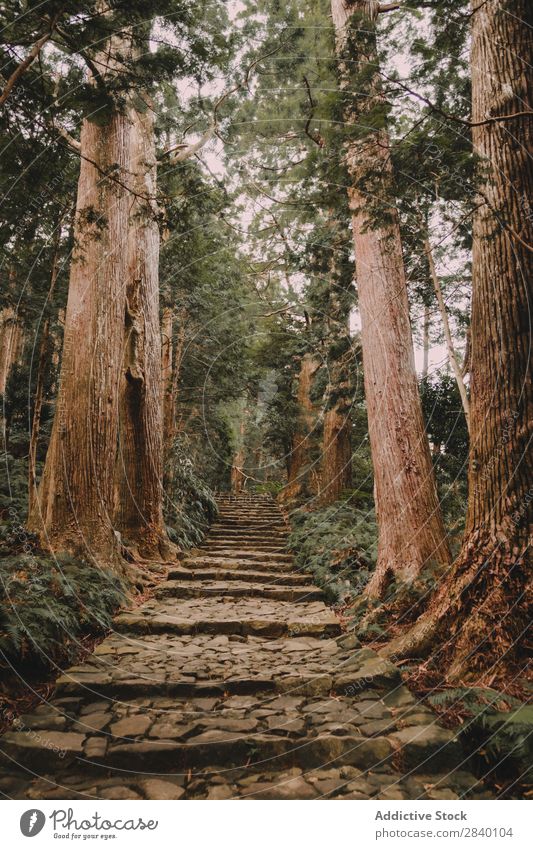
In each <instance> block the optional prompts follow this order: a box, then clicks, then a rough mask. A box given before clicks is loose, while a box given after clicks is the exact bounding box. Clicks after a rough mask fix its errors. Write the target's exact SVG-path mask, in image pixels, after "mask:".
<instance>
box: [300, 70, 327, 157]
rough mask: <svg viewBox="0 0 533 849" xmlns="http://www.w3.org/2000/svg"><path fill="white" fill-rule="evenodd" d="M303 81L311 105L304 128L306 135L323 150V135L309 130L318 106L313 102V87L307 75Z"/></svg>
mask: <svg viewBox="0 0 533 849" xmlns="http://www.w3.org/2000/svg"><path fill="white" fill-rule="evenodd" d="M303 79H304V83H305V87H306V89H307V97H308V98H309V103H310V106H311V112H310V114H309V117H308V119H307V122H306V124H305V128H304V130H305V134H306V136H309V138H310V139H311V141H313V142H314V143H315V144H316V145H318V147H320V148H322V147H324V145H325V141H324V138H323V136H321V134H320V133H319V132H318V131H317V132H315V133H312V132H311V131H310V129H309V127H310V126H311V121H312V120H313V115H314V112H315V105H316V104H315V101H314V100H313V95H312V94H311V86H310V85H309V80H308V79H307V77H306V76H305V74H304V78H303Z"/></svg>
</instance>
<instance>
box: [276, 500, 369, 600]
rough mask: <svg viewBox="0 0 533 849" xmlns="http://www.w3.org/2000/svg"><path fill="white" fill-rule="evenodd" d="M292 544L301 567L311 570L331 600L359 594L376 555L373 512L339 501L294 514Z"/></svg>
mask: <svg viewBox="0 0 533 849" xmlns="http://www.w3.org/2000/svg"><path fill="white" fill-rule="evenodd" d="M290 523H291V527H292V531H291V534H290V536H289V547H290V549H291V550H292V551H293V552H294V554H295V565H296V568H297V569H298V570H301V571H303V572H308V573H310V574H311V575H312V578H313V581H314V582H315V583H316V584H317V585H318V586H319V587H322V588H323V589H324V590H325V593H326V596H327V598H328V600H329V601H331V602H337V603H338V602H346V601H349V600H350V599H352V598H354V597H355V596H357V595H358V594H359V593H360V592H361V590H362V589H363V587H364V586H365V584H366V583H367V581H368V578H369V575H370V571H371V568H372V565H373V563H374V562H375V558H376V547H377V529H376V523H375V519H374V516H373V514H372V513H371V512H370V511H362V510H359V509H357V508H355V507H353V506H352V505H351V504H350V503H349V502H337V503H336V504H332V505H331V506H329V507H326V508H324V509H322V510H317V511H315V512H313V513H308V512H306V511H305V510H296V511H294V512H293V513H291V515H290Z"/></svg>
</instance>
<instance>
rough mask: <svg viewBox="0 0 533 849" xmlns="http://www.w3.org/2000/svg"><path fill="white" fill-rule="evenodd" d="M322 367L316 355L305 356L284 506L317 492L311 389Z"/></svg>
mask: <svg viewBox="0 0 533 849" xmlns="http://www.w3.org/2000/svg"><path fill="white" fill-rule="evenodd" d="M319 367H320V361H319V359H318V357H317V356H316V355H315V354H313V353H307V354H304V355H303V357H302V362H301V365H300V374H299V377H298V393H297V401H298V409H299V421H298V426H297V429H296V433H295V434H294V437H293V442H292V448H291V454H290V458H289V465H288V480H287V485H286V486H285V487H284V489H283V490H282V491H281V493H280V495H279V498H280V501H281V502H282V503H284V504H290V503H291V502H295V501H297V500H298V499H299V498H305V497H308V496H309V495H315V494H316V493H317V492H318V488H319V482H318V470H317V469H313V468H311V464H312V460H311V453H312V452H311V448H312V433H313V429H314V427H315V425H316V418H317V414H316V410H315V407H314V404H313V402H312V401H311V387H312V383H313V378H314V376H315V374H316V372H317V370H318V368H319Z"/></svg>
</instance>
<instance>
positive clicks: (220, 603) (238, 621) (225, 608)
mask: <svg viewBox="0 0 533 849" xmlns="http://www.w3.org/2000/svg"><path fill="white" fill-rule="evenodd" d="M114 627H115V629H116V630H117V631H118V632H119V633H123V634H156V633H159V634H160V633H169V634H239V635H241V636H247V635H255V636H258V637H260V636H263V637H273V638H276V637H282V636H286V635H288V636H294V635H306V636H319V637H322V636H323V637H331V636H336V635H337V634H340V633H341V626H340V623H339V620H338V618H337V617H336V616H335V614H333V613H332V612H331V611H330V610H329V609H328V608H327V607H326V606H325V605H324V604H323V603H322V602H320V601H312V602H300V603H298V604H297V605H293V604H291V603H290V602H287V601H275V600H270V599H262V600H260V601H259V600H258V601H255V600H253V599H246V598H243V599H239V600H237V601H231V600H228V599H227V598H224V597H214V598H202V599H198V600H197V599H184V600H183V601H181V602H180V604H179V605H176V604H173V603H171V602H167V601H158V600H153V599H150V600H149V601H147V602H145V603H144V604H143V605H141V606H140V607H139V608H137V609H136V610H133V611H129V612H127V613H122V614H119V615H118V616H117V617H115V619H114Z"/></svg>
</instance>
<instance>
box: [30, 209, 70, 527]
mask: <svg viewBox="0 0 533 849" xmlns="http://www.w3.org/2000/svg"><path fill="white" fill-rule="evenodd" d="M61 222H62V217H61V218H60V219H59V221H58V223H57V226H56V231H55V238H54V246H53V251H52V269H51V273H50V286H49V287H48V297H47V305H48V304H49V302H50V301H51V299H52V295H53V294H54V289H55V286H56V282H57V275H58V273H59V246H60V242H61ZM49 343H50V318H49V317H48V316H47V317H46V318H45V320H44V324H43V329H42V333H41V341H40V343H39V358H38V361H37V380H36V384H35V398H34V402H33V416H32V421H31V429H30V446H29V451H28V514H31V512H32V510H33V508H34V505H35V500H36V498H37V474H36V462H37V444H38V441H39V431H40V427H41V412H42V408H43V399H44V380H45V371H46V366H47V363H48V364H49V362H50V359H49V357H50V351H49V347H50V344H49Z"/></svg>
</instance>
